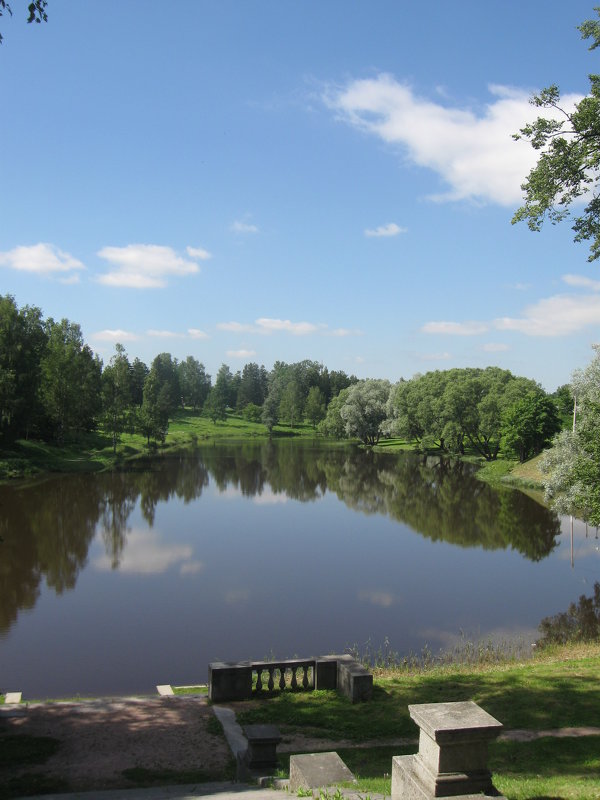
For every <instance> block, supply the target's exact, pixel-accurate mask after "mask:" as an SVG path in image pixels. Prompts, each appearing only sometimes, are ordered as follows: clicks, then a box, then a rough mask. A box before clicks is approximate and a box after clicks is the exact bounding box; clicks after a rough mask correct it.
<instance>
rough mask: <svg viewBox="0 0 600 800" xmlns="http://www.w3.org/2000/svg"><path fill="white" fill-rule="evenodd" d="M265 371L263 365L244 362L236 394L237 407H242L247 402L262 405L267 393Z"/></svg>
mask: <svg viewBox="0 0 600 800" xmlns="http://www.w3.org/2000/svg"><path fill="white" fill-rule="evenodd" d="M267 389H268V386H267V373H266V370H265V368H264V367H259V366H258V364H255V363H250V364H246V365H245V367H244V369H243V370H242V375H241V380H240V386H239V389H238V395H237V407H238V408H240V409H242V408H244V407H245V406H246V405H247V404H248V403H253V404H254V405H256V406H262V404H263V403H264V401H265V397H266V395H267Z"/></svg>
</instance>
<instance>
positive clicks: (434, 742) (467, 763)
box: [392, 700, 502, 800]
mask: <svg viewBox="0 0 600 800" xmlns="http://www.w3.org/2000/svg"><path fill="white" fill-rule="evenodd" d="M408 710H409V712H410V716H411V718H412V719H413V720H414V721H415V722H416V723H417V725H418V726H419V728H420V729H421V730H420V734H419V752H418V753H417V754H416V755H414V756H395V757H394V758H393V759H392V800H431V799H432V798H434V797H455V798H458V797H463V796H466V795H474V794H479V795H481V794H483V795H484V796H487V797H499V792H498V791H497V790H496V789H495V788H494V785H493V784H492V774H491V772H490V771H489V769H488V766H487V756H488V750H487V748H488V742H490V741H492V740H493V739H495V738H496V737H497V736H498V734H499V733H500V731H501V730H502V723H500V722H498V720H496V719H494V717H492V716H490V715H489V714H488V713H487V712H486V711H484V710H483V709H482V708H480V707H479V706H478V705H477V704H476V703H474V702H473V701H471V700H468V701H465V702H461V703H423V704H420V705H412V706H409V707H408Z"/></svg>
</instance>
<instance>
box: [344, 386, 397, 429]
mask: <svg viewBox="0 0 600 800" xmlns="http://www.w3.org/2000/svg"><path fill="white" fill-rule="evenodd" d="M391 388H392V387H391V384H390V382H389V381H385V380H375V379H373V380H366V381H360V382H359V383H355V384H354V385H353V386H351V387H350V388H349V389H348V395H347V397H346V402H345V403H344V405H343V406H342V408H341V409H340V416H341V418H342V419H343V420H344V424H345V429H346V435H347V436H352V437H354V436H355V437H356V438H357V439H360V440H361V441H362V442H363V443H364V444H367V445H373V444H377V442H378V441H379V439H380V438H381V435H382V433H383V428H382V426H383V422H384V420H385V418H386V415H387V412H386V404H387V400H388V397H389V394H390V389H391Z"/></svg>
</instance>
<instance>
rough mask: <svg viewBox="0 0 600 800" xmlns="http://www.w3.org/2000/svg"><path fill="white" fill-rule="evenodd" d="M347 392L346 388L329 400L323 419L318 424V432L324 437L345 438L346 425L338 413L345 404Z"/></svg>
mask: <svg viewBox="0 0 600 800" xmlns="http://www.w3.org/2000/svg"><path fill="white" fill-rule="evenodd" d="M349 391H350V390H349V389H348V388H346V389H342V390H341V391H340V392H339V393H338V394H337V395H336V396H335V397H332V398H331V402H330V403H329V405H328V406H327V413H326V414H325V418H324V419H323V420H322V422H320V423H319V431H320V432H321V433H322V434H324V435H325V436H330V437H332V438H333V439H345V438H346V423H345V422H344V420H343V419H342V416H341V414H340V411H341V410H342V408H343V406H344V403H345V402H346V399H347V397H348V392H349Z"/></svg>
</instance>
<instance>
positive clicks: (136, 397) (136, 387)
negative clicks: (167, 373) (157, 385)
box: [131, 357, 150, 408]
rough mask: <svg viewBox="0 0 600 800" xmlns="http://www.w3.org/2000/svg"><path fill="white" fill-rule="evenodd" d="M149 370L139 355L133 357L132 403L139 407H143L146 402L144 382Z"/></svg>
mask: <svg viewBox="0 0 600 800" xmlns="http://www.w3.org/2000/svg"><path fill="white" fill-rule="evenodd" d="M149 371H150V370H149V369H148V367H147V366H146V365H145V364H144V362H143V361H140V359H139V358H137V357H136V358H134V359H133V364H132V365H131V403H132V405H134V406H137V407H138V408H141V406H142V403H143V402H144V383H145V382H146V378H147V377H148V372H149Z"/></svg>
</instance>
